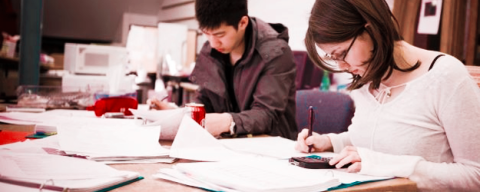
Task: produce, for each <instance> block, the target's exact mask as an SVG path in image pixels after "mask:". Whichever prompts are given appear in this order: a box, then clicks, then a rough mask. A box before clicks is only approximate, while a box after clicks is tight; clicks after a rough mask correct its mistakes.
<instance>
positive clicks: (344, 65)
mask: <svg viewBox="0 0 480 192" xmlns="http://www.w3.org/2000/svg"><path fill="white" fill-rule="evenodd" d="M337 63H338V67H339V68H340V70H342V71H348V70H349V69H350V64H348V63H347V62H345V61H337Z"/></svg>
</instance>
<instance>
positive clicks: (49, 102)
mask: <svg viewBox="0 0 480 192" xmlns="http://www.w3.org/2000/svg"><path fill="white" fill-rule="evenodd" d="M101 90H102V87H91V86H88V87H61V86H37V85H22V86H19V87H18V88H17V97H18V103H17V105H18V106H20V107H29V108H43V109H85V108H86V107H87V106H91V105H93V104H94V102H95V97H94V96H95V93H96V92H98V91H101Z"/></svg>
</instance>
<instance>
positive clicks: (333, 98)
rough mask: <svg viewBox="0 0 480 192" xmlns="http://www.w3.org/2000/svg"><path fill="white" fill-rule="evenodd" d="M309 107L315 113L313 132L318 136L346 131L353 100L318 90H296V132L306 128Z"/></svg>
mask: <svg viewBox="0 0 480 192" xmlns="http://www.w3.org/2000/svg"><path fill="white" fill-rule="evenodd" d="M309 106H313V109H314V111H315V119H314V123H313V131H315V132H317V133H320V134H325V133H341V132H344V131H347V130H348V126H349V125H350V124H351V123H352V117H353V113H354V111H355V108H354V103H353V100H352V99H351V98H350V96H349V95H347V94H344V93H339V92H330V91H327V92H324V91H320V90H318V89H313V90H298V91H297V93H296V110H297V111H296V120H297V125H298V131H301V130H302V129H304V128H307V127H308V108H309Z"/></svg>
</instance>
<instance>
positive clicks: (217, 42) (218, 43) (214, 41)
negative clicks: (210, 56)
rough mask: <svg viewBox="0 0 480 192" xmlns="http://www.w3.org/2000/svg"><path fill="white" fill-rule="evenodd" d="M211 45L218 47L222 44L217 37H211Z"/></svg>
mask: <svg viewBox="0 0 480 192" xmlns="http://www.w3.org/2000/svg"><path fill="white" fill-rule="evenodd" d="M209 41H210V46H212V48H218V47H219V46H220V41H219V40H217V39H215V38H210V40H209Z"/></svg>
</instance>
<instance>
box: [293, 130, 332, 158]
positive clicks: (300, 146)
mask: <svg viewBox="0 0 480 192" xmlns="http://www.w3.org/2000/svg"><path fill="white" fill-rule="evenodd" d="M309 145H313V148H312V152H314V151H316V152H324V151H330V152H332V151H333V146H332V142H331V141H330V138H329V137H328V136H326V135H320V134H318V133H315V132H313V133H312V136H310V137H309V136H308V129H303V130H302V131H301V132H300V133H299V134H298V137H297V143H296V144H295V149H296V150H297V151H301V152H304V153H308V146H309Z"/></svg>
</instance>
